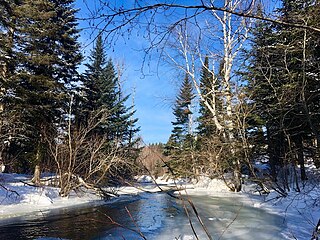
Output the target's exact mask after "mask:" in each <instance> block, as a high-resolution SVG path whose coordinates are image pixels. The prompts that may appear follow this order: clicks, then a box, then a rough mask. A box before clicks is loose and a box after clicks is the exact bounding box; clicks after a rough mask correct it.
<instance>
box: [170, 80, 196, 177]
mask: <svg viewBox="0 0 320 240" xmlns="http://www.w3.org/2000/svg"><path fill="white" fill-rule="evenodd" d="M194 98H195V94H194V91H193V85H192V82H191V81H190V78H189V77H188V75H186V76H185V78H184V80H183V82H182V85H181V87H180V90H179V94H178V96H177V97H176V101H175V105H174V107H173V114H174V116H175V121H173V122H172V125H173V130H172V134H171V136H170V138H169V140H168V142H167V144H166V154H167V155H169V156H170V157H171V159H172V162H171V164H172V166H174V167H176V170H177V171H179V170H181V171H183V172H182V174H183V173H185V172H186V171H187V169H189V170H190V169H191V167H192V164H193V163H192V160H193V159H190V156H191V155H192V152H193V149H194V136H193V113H192V111H193V109H192V103H193V102H192V101H193V99H194Z"/></svg>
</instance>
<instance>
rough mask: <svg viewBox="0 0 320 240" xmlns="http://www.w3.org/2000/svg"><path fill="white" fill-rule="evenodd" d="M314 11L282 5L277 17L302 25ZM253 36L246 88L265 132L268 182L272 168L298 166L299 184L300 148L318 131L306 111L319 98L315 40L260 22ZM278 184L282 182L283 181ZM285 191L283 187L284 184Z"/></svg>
mask: <svg viewBox="0 0 320 240" xmlns="http://www.w3.org/2000/svg"><path fill="white" fill-rule="evenodd" d="M306 6H308V7H306ZM318 8H319V6H317V5H312V4H311V2H308V3H306V1H291V0H286V1H283V7H282V8H281V9H280V10H281V18H282V20H285V21H287V22H292V23H299V22H303V21H305V20H306V19H308V17H307V16H308V15H309V14H311V13H312V12H313V11H314V10H315V9H318ZM254 36H255V37H254V42H253V47H252V49H253V51H251V54H250V56H251V63H252V65H250V67H249V72H250V74H249V88H250V89H251V91H252V95H253V100H254V102H255V104H257V107H256V108H257V111H258V112H259V114H260V117H261V118H260V119H261V120H263V121H262V123H263V124H264V125H265V127H266V136H267V140H268V152H269V159H270V163H271V167H272V173H273V176H274V179H275V180H276V176H277V171H276V170H277V169H280V171H282V172H284V171H285V170H281V169H282V168H287V167H288V165H289V164H291V165H296V164H297V163H298V164H300V169H301V179H302V180H305V179H306V174H305V170H304V152H305V150H304V147H303V145H304V144H303V143H304V142H305V143H306V142H310V136H312V134H314V136H317V135H318V134H317V128H318V127H317V126H319V124H318V123H319V121H318V120H317V119H316V118H314V116H315V115H316V114H315V112H313V111H312V110H311V109H314V110H315V109H316V108H314V106H316V105H318V104H316V101H317V100H316V99H317V98H318V96H319V94H318V90H317V89H319V88H318V87H317V86H318V83H317V81H315V79H317V76H319V73H318V71H317V70H315V68H314V66H315V61H314V59H317V58H318V56H317V53H316V50H315V49H316V48H315V46H316V45H314V43H315V42H314V41H318V40H316V39H318V38H314V36H312V35H310V34H309V33H307V31H306V30H304V29H296V28H288V27H284V26H281V25H267V24H266V23H261V22H260V23H258V24H257V28H256V31H255V33H254ZM316 65H317V63H316ZM316 111H317V110H316ZM260 123H261V122H260ZM256 124H257V122H256ZM256 126H257V127H258V128H259V126H258V125H256ZM260 126H261V125H260ZM318 136H319V135H318ZM283 180H284V182H287V177H286V176H284V179H283ZM296 187H297V189H299V187H298V186H297V185H296ZM285 188H289V186H288V184H287V183H285Z"/></svg>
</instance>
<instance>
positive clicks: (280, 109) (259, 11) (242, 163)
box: [164, 0, 320, 195]
mask: <svg viewBox="0 0 320 240" xmlns="http://www.w3.org/2000/svg"><path fill="white" fill-rule="evenodd" d="M240 2H241V1H226V2H225V8H226V9H228V11H224V12H222V13H218V12H216V11H213V12H212V15H211V16H214V18H215V20H217V21H216V22H218V23H220V24H221V26H220V27H217V26H216V25H209V24H204V25H201V23H200V22H201V21H200V20H201V19H200V17H199V16H197V17H198V20H197V21H198V22H196V21H195V20H194V18H188V17H186V18H185V19H187V20H186V21H182V22H183V24H181V22H179V24H177V27H176V28H175V31H174V35H175V39H176V42H178V44H177V45H175V48H177V49H178V50H179V51H180V53H182V54H181V59H183V60H184V61H179V60H177V58H176V55H173V54H172V57H171V59H172V61H173V62H174V64H175V65H176V66H177V67H178V69H180V71H181V72H182V73H183V74H185V78H183V79H184V80H182V81H181V82H182V83H181V86H180V91H179V92H178V94H177V97H176V100H175V104H174V107H173V113H174V116H175V120H174V121H173V122H172V125H173V130H172V134H171V136H170V138H169V140H168V142H167V144H166V146H165V150H164V151H165V153H166V154H167V155H168V156H170V158H171V160H170V161H169V164H171V165H172V166H174V169H176V171H177V173H178V175H179V176H189V177H197V176H200V175H202V174H205V175H209V176H210V177H222V178H223V179H224V180H225V182H226V184H227V185H228V186H229V188H230V189H231V190H233V191H240V190H241V185H242V182H243V178H242V176H243V174H246V175H248V176H250V178H251V180H253V181H255V182H257V183H258V184H259V185H260V186H261V188H262V190H263V191H268V188H267V187H266V186H267V185H268V186H269V187H270V186H271V187H275V188H277V189H278V190H279V191H280V192H281V193H282V194H284V195H285V194H286V192H287V191H290V190H292V189H295V190H296V191H300V187H301V186H300V183H299V182H300V181H306V180H308V173H307V171H306V167H305V165H306V164H313V165H314V166H316V167H317V168H319V167H320V164H319V161H320V160H319V152H320V148H319V140H320V139H319V127H320V122H319V89H320V88H319V79H320V78H319V73H320V72H319V69H320V68H319V57H320V55H319V53H320V52H319V49H320V48H319V46H320V45H319V39H320V38H319V34H318V33H317V32H314V31H309V30H308V29H306V28H303V27H296V26H298V25H305V26H311V27H315V28H317V27H318V26H319V25H318V23H319V10H320V5H319V2H318V1H313V0H307V1H305V0H303V1H302V0H301V1H299V0H298V1H297V0H294V1H293V0H283V1H282V5H281V7H280V8H278V9H276V10H275V11H274V12H273V13H274V14H276V15H277V17H276V18H275V21H264V20H263V18H264V14H265V10H264V8H263V4H262V3H261V2H260V1H257V2H256V3H254V6H252V7H253V9H254V10H252V11H253V12H252V13H254V14H255V15H256V16H260V17H259V19H258V20H255V21H253V20H252V19H248V18H245V19H243V18H242V19H239V16H235V15H232V14H231V13H230V11H233V10H234V11H236V10H239V7H240V5H237V4H239V3H240ZM203 3H204V2H203ZM204 4H205V3H204ZM229 10H230V11H229ZM190 19H192V21H191V20H190ZM261 19H262V20H261ZM281 22H285V23H288V24H289V25H288V24H281ZM196 24H197V25H196ZM190 26H193V27H194V26H196V27H195V28H196V30H194V29H191V28H190ZM210 27H211V29H214V30H211V31H212V32H214V31H216V32H219V35H218V33H214V34H217V35H215V37H217V36H218V37H219V38H220V39H222V40H221V41H222V43H221V46H220V48H221V50H220V52H221V54H220V55H219V56H217V50H213V49H210V45H209V46H208V45H202V44H208V42H206V43H204V42H205V41H201V40H199V39H200V37H199V36H201V37H202V38H205V37H206V36H205V34H206V33H207V32H206V33H204V32H205V31H206V30H207V29H209V28H210ZM197 28H199V29H197ZM197 31H198V32H197ZM194 35H196V37H194ZM210 36H211V37H212V38H213V34H212V35H210ZM206 40H207V41H208V39H206ZM216 48H218V47H216ZM202 49H205V50H202ZM218 52H219V50H218ZM169 57H170V56H169ZM197 65H198V66H199V67H198V68H197V67H196V66H197ZM196 102H199V103H198V105H199V108H198V110H197V109H195V108H192V106H193V105H195V104H196ZM192 119H194V121H192ZM194 122H195V123H196V124H194ZM257 162H262V163H265V165H266V166H268V167H269V172H268V173H267V175H264V176H263V179H262V176H261V173H259V170H258V169H257V166H256V163H257Z"/></svg>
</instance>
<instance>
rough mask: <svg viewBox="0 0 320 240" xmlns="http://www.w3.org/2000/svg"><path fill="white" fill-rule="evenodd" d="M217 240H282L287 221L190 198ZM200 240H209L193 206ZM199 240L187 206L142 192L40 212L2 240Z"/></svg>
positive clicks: (229, 203)
mask: <svg viewBox="0 0 320 240" xmlns="http://www.w3.org/2000/svg"><path fill="white" fill-rule="evenodd" d="M191 199H192V202H193V203H194V204H195V205H196V209H197V211H198V212H199V215H200V216H201V219H202V220H203V222H204V224H205V225H206V227H207V228H208V232H209V233H210V235H211V237H212V239H233V240H242V239H243V240H244V239H246V240H247V239H260V240H263V239H266V240H267V239H268V240H270V239H282V235H281V232H282V230H283V229H284V228H285V227H286V226H285V225H284V223H283V222H284V221H283V218H282V217H280V216H278V215H274V214H271V213H268V212H266V211H264V210H262V209H259V208H254V207H252V206H250V205H248V204H246V203H245V202H244V201H242V200H241V199H242V198H241V197H213V196H191ZM188 209H189V211H190V214H191V217H190V219H191V221H192V224H193V226H194V228H195V231H196V234H197V236H198V238H199V239H201V240H202V239H208V238H207V236H206V234H205V232H204V231H203V229H202V227H201V226H200V224H199V223H198V221H197V220H196V217H195V215H194V214H192V211H191V209H190V207H189V208H188ZM141 235H143V236H144V237H145V238H146V239H152V240H153V239H156V240H157V239H159V240H166V239H168V240H169V239H183V240H191V239H196V238H195V236H194V234H193V232H192V230H191V227H190V223H189V219H188V218H187V217H186V213H185V210H184V208H183V204H182V203H181V202H180V201H179V200H176V199H174V198H172V197H170V196H169V195H167V194H165V193H153V194H151V193H143V194H141V195H138V196H130V197H124V198H121V199H120V200H119V201H116V202H114V203H112V204H110V203H107V204H104V205H97V206H82V207H81V208H79V207H78V208H73V209H70V208H69V209H59V210H54V211H48V212H38V213H34V214H31V215H28V216H23V217H19V218H16V219H14V221H9V222H8V221H2V222H0V239H6V240H7V239H8V240H10V239H12V240H16V239H17V240H18V239H74V240H85V239H129V240H130V239H143V237H141Z"/></svg>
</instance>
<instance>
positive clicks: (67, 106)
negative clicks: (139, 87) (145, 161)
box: [0, 0, 138, 196]
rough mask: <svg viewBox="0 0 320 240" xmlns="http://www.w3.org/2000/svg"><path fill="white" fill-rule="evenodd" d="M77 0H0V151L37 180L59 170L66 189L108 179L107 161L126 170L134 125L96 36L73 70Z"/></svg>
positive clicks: (12, 165)
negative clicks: (83, 65) (85, 59)
mask: <svg viewBox="0 0 320 240" xmlns="http://www.w3.org/2000/svg"><path fill="white" fill-rule="evenodd" d="M74 2H75V1H74V0H55V1H53V0H22V1H6V0H5V1H0V10H1V12H2V13H3V14H1V16H0V94H1V96H0V97H1V102H0V123H1V124H0V131H1V139H0V151H1V158H2V160H3V161H4V162H5V163H6V164H7V165H8V168H9V169H11V170H12V171H18V172H24V173H32V171H33V169H36V171H35V172H36V173H37V176H35V177H34V180H35V183H36V184H38V183H39V179H40V178H39V174H40V172H41V171H42V170H43V169H45V168H47V170H51V171H56V172H58V174H59V175H60V178H61V180H60V183H59V184H60V187H61V195H63V196H67V195H68V194H69V193H70V191H71V190H72V189H73V188H74V187H77V186H79V184H80V183H82V184H83V185H85V186H86V187H89V186H90V187H92V188H95V187H96V184H98V183H99V184H101V183H106V181H105V179H104V178H105V177H106V176H107V175H108V174H109V172H110V171H114V169H112V167H114V168H117V171H123V172H124V173H127V166H128V165H127V164H126V159H128V155H129V152H130V151H133V150H132V149H133V148H132V145H133V143H134V139H135V133H136V132H137V131H138V128H137V127H135V124H136V122H137V119H135V118H134V116H133V115H134V110H133V106H132V107H129V108H128V107H126V104H127V102H126V101H127V100H128V98H129V96H123V93H122V92H121V89H120V85H121V84H120V80H119V76H118V74H117V73H116V71H115V67H114V64H113V62H112V60H111V59H109V60H107V59H106V54H105V52H104V49H103V44H102V37H101V36H99V37H98V38H97V42H96V45H95V48H94V49H93V50H92V53H91V56H90V59H89V63H88V64H86V67H87V70H86V72H85V74H83V75H81V74H79V72H78V67H79V65H80V63H81V62H82V60H83V57H82V54H81V53H80V44H79V42H78V37H79V30H78V28H77V26H78V23H77V20H76V16H75V14H76V12H77V10H75V9H74ZM81 82H83V91H80V90H81V89H80V87H79V86H80V85H81ZM79 89H80V90H79ZM127 153H128V154H127ZM130 153H132V152H130ZM108 154H109V155H108ZM126 154H127V155H126ZM120 155H121V157H120ZM110 156H111V157H110ZM134 159H135V154H131V159H130V161H134ZM111 162H112V164H111ZM116 162H117V163H121V164H118V165H117V164H116ZM120 165H121V167H119V166H120ZM118 167H119V168H118ZM88 169H89V170H88ZM118 173H119V172H117V173H116V174H118ZM113 174H114V173H113ZM125 177H127V176H125Z"/></svg>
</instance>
